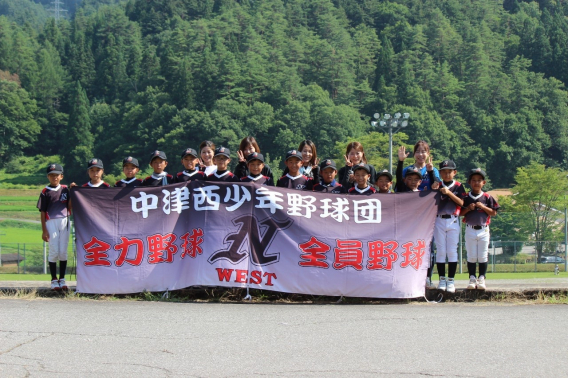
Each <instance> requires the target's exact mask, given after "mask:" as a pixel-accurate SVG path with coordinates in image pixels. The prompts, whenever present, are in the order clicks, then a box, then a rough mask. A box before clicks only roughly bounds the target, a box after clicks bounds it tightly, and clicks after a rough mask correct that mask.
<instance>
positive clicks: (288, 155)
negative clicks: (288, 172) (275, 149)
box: [284, 150, 302, 161]
mask: <svg viewBox="0 0 568 378" xmlns="http://www.w3.org/2000/svg"><path fill="white" fill-rule="evenodd" d="M293 157H295V158H298V159H300V160H302V153H301V152H300V151H298V150H290V151H288V152H286V159H284V161H286V160H288V159H290V158H293Z"/></svg>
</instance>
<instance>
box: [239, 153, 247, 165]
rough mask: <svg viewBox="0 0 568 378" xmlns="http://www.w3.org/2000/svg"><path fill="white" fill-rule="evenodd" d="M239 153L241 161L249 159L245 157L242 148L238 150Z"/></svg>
mask: <svg viewBox="0 0 568 378" xmlns="http://www.w3.org/2000/svg"><path fill="white" fill-rule="evenodd" d="M237 155H239V161H240V162H241V163H244V162H246V161H247V159H246V158H245V155H244V154H243V152H242V151H241V150H238V151H237Z"/></svg>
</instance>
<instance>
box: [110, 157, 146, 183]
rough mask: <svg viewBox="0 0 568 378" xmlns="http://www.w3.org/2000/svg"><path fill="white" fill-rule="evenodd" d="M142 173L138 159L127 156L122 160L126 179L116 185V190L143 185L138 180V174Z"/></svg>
mask: <svg viewBox="0 0 568 378" xmlns="http://www.w3.org/2000/svg"><path fill="white" fill-rule="evenodd" d="M139 171H140V165H139V164H138V159H136V158H133V157H132V156H127V157H125V158H124V159H123V160H122V172H123V173H124V176H125V178H123V179H122V180H120V181H117V182H116V183H115V184H114V187H115V188H135V187H137V186H140V185H142V180H140V179H139V178H136V174H137V173H138V172H139Z"/></svg>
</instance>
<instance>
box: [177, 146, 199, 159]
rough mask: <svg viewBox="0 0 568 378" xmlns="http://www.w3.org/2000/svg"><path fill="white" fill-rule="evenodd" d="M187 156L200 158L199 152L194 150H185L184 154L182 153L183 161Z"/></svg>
mask: <svg viewBox="0 0 568 378" xmlns="http://www.w3.org/2000/svg"><path fill="white" fill-rule="evenodd" d="M187 155H191V156H195V157H197V156H198V155H197V151H195V150H194V149H193V148H186V149H185V150H183V152H182V153H181V158H182V159H183V158H184V157H186V156H187Z"/></svg>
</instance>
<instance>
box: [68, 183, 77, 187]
mask: <svg viewBox="0 0 568 378" xmlns="http://www.w3.org/2000/svg"><path fill="white" fill-rule="evenodd" d="M74 186H79V185H77V184H75V183H74V182H72V183H71V184H69V187H70V188H72V187H74Z"/></svg>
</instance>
